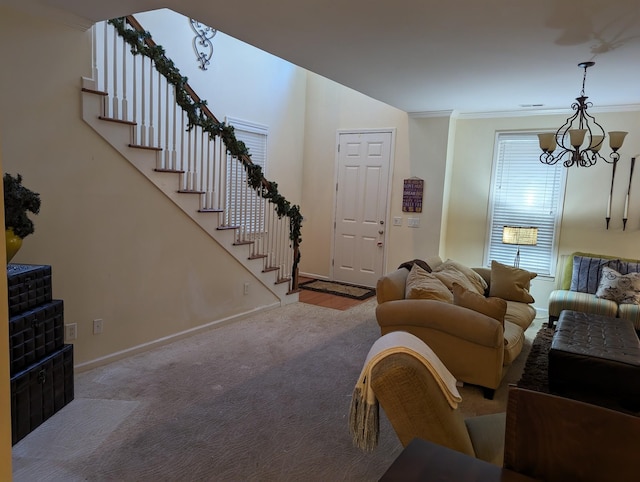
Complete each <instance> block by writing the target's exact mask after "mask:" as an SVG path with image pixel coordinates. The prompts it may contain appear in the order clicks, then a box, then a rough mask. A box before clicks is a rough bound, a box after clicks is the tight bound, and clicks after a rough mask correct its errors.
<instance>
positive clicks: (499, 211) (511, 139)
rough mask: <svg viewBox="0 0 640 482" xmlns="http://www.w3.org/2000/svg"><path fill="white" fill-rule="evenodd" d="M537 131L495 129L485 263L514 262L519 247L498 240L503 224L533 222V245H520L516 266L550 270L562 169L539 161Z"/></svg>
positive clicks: (553, 260)
mask: <svg viewBox="0 0 640 482" xmlns="http://www.w3.org/2000/svg"><path fill="white" fill-rule="evenodd" d="M539 157H540V147H539V143H538V137H537V135H536V134H524V133H519V134H515V133H513V134H511V133H500V134H498V136H497V138H496V148H495V158H494V163H493V181H492V187H491V197H490V205H489V226H488V230H487V231H488V238H489V239H488V242H487V244H486V246H487V249H486V252H485V265H487V266H489V265H490V264H491V261H492V260H496V261H498V262H500V263H503V264H506V265H513V264H514V260H515V257H516V253H517V251H518V246H517V245H514V244H504V243H503V242H502V240H503V238H502V232H503V228H504V227H505V226H522V227H537V228H538V237H537V244H536V245H535V246H519V248H520V262H519V266H520V268H523V269H526V270H528V271H532V272H534V273H537V274H538V275H539V276H554V275H555V266H556V258H557V241H558V234H559V225H560V214H561V213H562V205H563V200H564V184H565V179H566V169H565V168H564V167H563V166H562V163H558V164H556V165H555V166H549V165H546V164H542V163H541V162H540V160H539Z"/></svg>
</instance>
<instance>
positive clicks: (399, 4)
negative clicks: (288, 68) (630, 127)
mask: <svg viewBox="0 0 640 482" xmlns="http://www.w3.org/2000/svg"><path fill="white" fill-rule="evenodd" d="M2 4H12V5H14V6H16V7H17V8H22V9H25V8H28V7H27V6H29V7H30V8H31V9H33V8H34V7H37V8H38V9H39V10H40V11H46V12H47V15H51V14H52V13H55V14H56V15H65V13H64V12H71V13H72V14H73V15H74V16H78V17H81V18H82V19H86V20H89V21H97V20H104V19H108V18H112V17H117V16H122V15H126V14H131V13H136V12H141V11H147V10H153V9H158V8H171V9H172V10H175V11H177V12H179V13H182V14H184V15H186V16H189V17H192V18H195V19H197V20H199V21H200V22H202V23H205V24H207V25H209V26H211V27H213V28H217V29H218V30H220V31H222V32H224V33H226V34H228V35H231V36H233V37H235V38H238V39H240V40H243V41H245V42H247V43H249V44H252V45H254V46H256V47H259V48H261V49H263V50H265V51H268V52H270V53H272V54H275V55H277V56H279V57H281V58H284V59H286V60H289V61H290V62H292V63H294V64H296V65H299V66H301V67H304V68H306V69H308V70H310V71H312V72H315V73H317V74H320V75H322V76H324V77H327V78H330V79H332V80H334V81H336V82H339V83H341V84H343V85H346V86H348V87H351V88H353V89H355V90H357V91H359V92H362V93H364V94H367V95H369V96H370V97H373V98H375V99H378V100H380V101H382V102H385V103H387V104H390V105H392V106H394V107H397V108H399V109H402V110H404V111H407V112H410V113H423V114H424V113H433V112H441V111H445V112H446V111H453V112H455V113H457V114H460V115H482V114H484V113H495V112H514V111H530V110H542V111H557V110H565V109H567V108H568V107H569V105H570V104H571V102H572V101H573V99H574V98H575V97H577V96H578V95H579V94H580V90H581V86H582V80H583V71H582V69H580V68H578V66H577V64H578V63H580V62H582V61H589V60H593V61H595V62H596V65H595V66H594V67H592V68H590V69H589V70H588V75H587V82H586V86H585V93H586V95H587V96H589V100H590V101H592V102H593V104H594V110H596V111H597V110H600V109H602V110H604V109H608V108H611V107H616V106H618V107H619V106H628V105H635V107H638V106H640V2H638V0H537V1H534V0H530V1H528V2H524V1H519V0H484V1H478V0H446V1H445V0H394V1H389V0H384V1H382V0H271V1H269V2H265V1H264V0H234V1H232V2H231V1H224V2H223V1H219V0H162V1H160V0H109V1H108V2H107V1H104V0H0V5H2ZM83 21H84V20H83ZM85 24H86V22H85Z"/></svg>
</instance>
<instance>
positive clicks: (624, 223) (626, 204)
mask: <svg viewBox="0 0 640 482" xmlns="http://www.w3.org/2000/svg"><path fill="white" fill-rule="evenodd" d="M635 163H636V158H635V157H632V158H631V171H630V172H629V187H628V188H627V197H626V199H625V200H624V215H623V216H622V230H623V231H624V230H625V229H626V228H627V215H628V214H629V196H630V195H631V178H632V177H633V167H634V165H635Z"/></svg>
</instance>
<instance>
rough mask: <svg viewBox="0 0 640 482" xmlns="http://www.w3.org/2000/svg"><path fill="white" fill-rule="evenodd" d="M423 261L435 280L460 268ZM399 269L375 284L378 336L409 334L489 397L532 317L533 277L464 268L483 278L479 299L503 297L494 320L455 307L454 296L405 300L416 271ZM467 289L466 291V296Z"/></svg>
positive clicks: (434, 259) (524, 273) (500, 269)
mask: <svg viewBox="0 0 640 482" xmlns="http://www.w3.org/2000/svg"><path fill="white" fill-rule="evenodd" d="M422 263H425V265H426V267H428V268H430V269H431V270H433V271H434V273H432V274H433V275H438V276H440V278H439V279H444V278H443V277H442V276H441V272H438V270H439V269H440V270H442V271H443V272H448V273H453V274H454V278H455V276H457V272H458V269H453V268H463V267H462V266H461V265H460V264H459V263H456V262H455V261H451V260H447V261H445V262H444V263H443V261H442V259H440V257H438V256H434V257H430V258H427V259H425V260H424V261H422ZM403 265H405V266H406V267H400V268H398V269H397V270H395V271H393V272H391V273H388V274H387V275H385V276H383V277H382V278H380V279H379V280H378V283H377V293H376V295H377V300H378V305H377V307H376V319H377V321H378V324H379V326H380V332H381V335H385V334H387V333H390V332H392V331H407V332H409V333H412V334H413V335H415V336H417V337H418V338H420V339H421V340H423V341H424V342H425V343H426V344H427V345H429V347H431V349H432V350H433V351H434V352H435V353H436V354H437V355H438V357H439V358H440V359H441V360H442V362H443V363H444V364H445V366H446V367H447V368H448V369H449V371H451V373H452V374H453V375H454V376H455V377H456V378H457V379H458V380H459V381H462V382H465V383H469V384H473V385H479V386H482V387H484V388H485V396H486V397H488V398H492V397H493V393H494V391H495V389H496V388H498V386H499V385H500V382H501V381H502V379H503V377H504V375H505V373H506V370H507V368H508V367H509V365H510V364H511V363H512V362H513V361H514V360H515V358H516V357H517V356H518V355H519V354H520V352H521V351H522V347H523V344H524V331H525V330H526V329H527V328H528V327H529V326H530V325H531V323H532V322H533V320H534V318H535V316H536V311H535V309H534V308H533V306H532V305H531V303H532V302H533V301H534V300H533V298H532V297H531V296H530V295H529V293H528V290H529V286H530V280H531V279H532V278H533V277H535V274H534V273H529V272H528V271H525V270H521V269H518V268H512V267H507V266H505V265H501V264H500V263H495V262H493V264H492V268H491V269H489V268H474V269H473V270H471V269H469V268H466V269H464V270H463V271H464V273H465V274H469V271H473V273H475V274H476V275H479V277H481V278H482V280H483V286H485V289H484V293H483V295H482V297H485V298H486V299H487V300H495V299H496V298H500V299H504V302H501V303H503V304H506V307H505V308H506V309H505V310H504V311H503V313H504V320H499V319H496V318H494V317H492V316H488V315H487V314H484V313H482V312H479V311H476V308H475V307H474V309H470V308H467V307H465V306H461V305H463V303H459V304H455V303H454V300H453V296H451V298H448V296H447V294H446V293H444V295H443V299H438V295H436V296H435V297H434V296H431V295H430V294H429V293H427V295H426V296H425V297H423V298H419V299H414V298H407V296H406V295H407V294H409V295H410V296H414V294H412V293H408V291H407V279H408V278H410V277H411V276H412V275H413V273H414V271H415V270H416V269H417V268H415V266H414V265H411V263H403ZM409 265H410V266H411V267H409ZM451 265H453V266H451ZM443 268H451V269H450V270H449V269H443ZM410 274H411V276H410ZM492 281H493V284H494V286H493V287H492ZM474 282H476V283H477V280H474ZM444 284H445V285H447V284H449V280H447V279H445V283H444ZM456 288H459V286H456ZM496 290H498V291H496ZM470 291H471V288H470V289H469V290H468V293H467V294H469V292H470ZM500 291H502V292H503V293H500ZM487 295H490V297H487ZM497 295H502V296H497ZM474 296H479V295H474ZM425 298H426V299H425ZM505 298H511V299H505ZM516 299H520V300H522V301H515V300H516ZM524 300H526V301H524ZM456 301H457V300H456ZM505 302H506V303H505ZM498 318H499V317H498Z"/></svg>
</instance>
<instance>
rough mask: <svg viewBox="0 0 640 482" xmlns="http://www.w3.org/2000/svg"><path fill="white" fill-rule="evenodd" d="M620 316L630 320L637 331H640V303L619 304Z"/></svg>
mask: <svg viewBox="0 0 640 482" xmlns="http://www.w3.org/2000/svg"><path fill="white" fill-rule="evenodd" d="M618 318H621V319H623V320H629V321H630V322H631V323H633V327H634V328H635V329H636V331H640V305H629V304H624V305H618Z"/></svg>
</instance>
